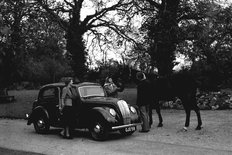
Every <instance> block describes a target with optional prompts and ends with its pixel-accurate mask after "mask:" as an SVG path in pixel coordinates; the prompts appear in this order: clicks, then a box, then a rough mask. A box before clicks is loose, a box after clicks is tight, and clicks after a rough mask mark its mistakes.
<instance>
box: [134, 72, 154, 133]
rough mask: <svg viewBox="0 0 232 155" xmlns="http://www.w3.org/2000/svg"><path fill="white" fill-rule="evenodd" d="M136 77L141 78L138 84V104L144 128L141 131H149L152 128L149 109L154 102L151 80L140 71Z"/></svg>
mask: <svg viewBox="0 0 232 155" xmlns="http://www.w3.org/2000/svg"><path fill="white" fill-rule="evenodd" d="M136 78H137V79H138V80H139V83H138V85H137V102H136V104H137V106H138V107H139V110H140V115H141V119H142V125H141V127H142V130H140V132H148V131H149V130H150V124H151V123H149V121H150V118H149V111H150V105H151V104H152V100H153V99H152V89H151V88H152V87H151V82H150V81H149V80H148V79H147V78H146V76H145V74H144V73H142V72H138V73H137V74H136Z"/></svg>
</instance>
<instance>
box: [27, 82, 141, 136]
mask: <svg viewBox="0 0 232 155" xmlns="http://www.w3.org/2000/svg"><path fill="white" fill-rule="evenodd" d="M64 86H65V84H64V83H53V84H48V85H45V86H43V87H42V88H41V89H40V91H39V94H38V99H37V100H36V101H35V102H34V103H33V108H32V112H31V114H30V115H29V117H28V122H27V124H28V125H30V124H33V125H34V128H35V131H36V132H37V133H47V132H48V131H49V128H50V126H52V127H61V115H62V114H61V113H60V110H59V102H61V94H62V92H61V91H62V88H63V87H64ZM72 92H73V93H76V94H75V96H76V98H75V99H74V100H73V102H74V104H73V107H74V108H75V111H76V114H75V115H76V117H75V118H73V119H75V122H76V123H75V124H74V126H75V128H76V129H83V128H87V129H89V131H90V133H91V136H92V138H93V139H94V140H105V139H106V138H107V136H108V134H109V132H110V131H117V130H119V131H120V133H121V134H123V135H132V134H133V133H134V132H135V131H136V126H137V125H139V124H141V123H140V117H139V114H138V111H137V107H136V106H132V105H129V104H127V103H126V101H124V100H122V99H119V98H112V97H107V96H106V93H105V91H104V89H103V88H102V86H101V85H100V84H98V83H90V82H84V83H78V84H73V86H72Z"/></svg>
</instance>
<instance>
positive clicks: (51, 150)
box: [0, 110, 232, 155]
mask: <svg viewBox="0 0 232 155" xmlns="http://www.w3.org/2000/svg"><path fill="white" fill-rule="evenodd" d="M162 114H163V118H164V127H162V128H157V127H156V125H157V123H158V122H157V121H156V120H157V115H156V114H155V111H154V114H153V118H154V120H155V121H154V125H153V126H152V129H151V131H150V132H149V133H139V132H138V131H136V132H135V133H134V134H133V135H132V136H129V137H121V135H120V134H119V133H118V132H115V133H112V134H111V135H110V139H109V140H107V141H104V142H97V141H93V140H92V139H91V137H90V136H89V134H88V132H87V131H85V130H76V132H75V135H74V139H72V140H66V139H62V138H61V137H59V136H58V132H59V131H60V130H58V129H54V128H52V129H51V132H50V133H49V134H47V135H39V134H36V133H35V131H34V128H33V126H32V125H31V126H27V125H26V120H12V119H0V132H1V134H0V154H8V153H9V154H20V153H21V154H26V153H25V152H21V151H30V152H34V153H42V154H48V155H72V154H75V155H77V154H78V155H79V154H80V155H82V154H85V155H86V154H87V155H88V154H91V155H92V154H96V155H97V154H107V155H108V154H111V155H124V154H126V155H127V154H128V155H129V154H152V155H154V154H159V155H160V154H161V155H162V154H164V155H169V154H172V155H175V154H176V155H186V154H188V155H191V154H193V155H195V154H197V155H201V154H202V155H203V154H204V155H206V154H209V155H214V154H216V155H217V154H220V155H222V154H225V155H227V154H228V155H231V154H232V111H231V110H223V111H201V114H202V120H203V129H202V130H201V131H196V130H194V129H195V127H196V125H197V120H196V115H195V113H194V112H192V115H191V124H190V127H189V130H188V131H187V132H184V131H182V130H181V128H182V127H183V125H184V121H185V113H184V111H183V110H163V111H162ZM139 129H140V127H139V128H138V130H139ZM4 148H7V149H4ZM16 150H20V151H18V153H17V151H16ZM27 154H30V153H27Z"/></svg>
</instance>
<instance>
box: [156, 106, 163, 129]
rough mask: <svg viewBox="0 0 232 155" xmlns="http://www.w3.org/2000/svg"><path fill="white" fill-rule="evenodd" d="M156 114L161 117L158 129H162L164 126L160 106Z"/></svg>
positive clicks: (157, 107)
mask: <svg viewBox="0 0 232 155" xmlns="http://www.w3.org/2000/svg"><path fill="white" fill-rule="evenodd" d="M156 113H157V114H158V117H159V124H158V126H157V127H162V126H163V118H162V116H161V112H160V106H159V104H158V105H157V106H156Z"/></svg>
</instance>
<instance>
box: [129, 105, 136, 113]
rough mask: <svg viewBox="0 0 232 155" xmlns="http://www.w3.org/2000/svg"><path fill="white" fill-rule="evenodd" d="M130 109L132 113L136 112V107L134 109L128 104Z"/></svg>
mask: <svg viewBox="0 0 232 155" xmlns="http://www.w3.org/2000/svg"><path fill="white" fill-rule="evenodd" d="M130 111H131V112H132V113H133V114H135V113H136V109H135V108H134V107H132V106H130Z"/></svg>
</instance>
